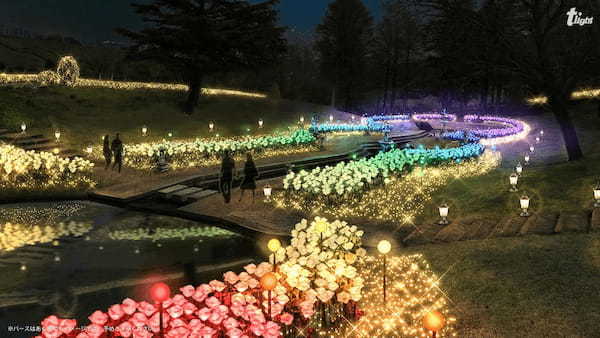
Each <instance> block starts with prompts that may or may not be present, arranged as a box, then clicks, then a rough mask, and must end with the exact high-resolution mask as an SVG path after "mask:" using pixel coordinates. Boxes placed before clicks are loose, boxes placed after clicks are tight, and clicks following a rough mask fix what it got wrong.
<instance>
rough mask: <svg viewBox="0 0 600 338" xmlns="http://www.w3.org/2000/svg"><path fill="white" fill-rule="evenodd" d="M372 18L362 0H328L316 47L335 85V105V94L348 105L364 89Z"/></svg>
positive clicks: (333, 101) (333, 97) (318, 30)
mask: <svg viewBox="0 0 600 338" xmlns="http://www.w3.org/2000/svg"><path fill="white" fill-rule="evenodd" d="M372 31H373V19H372V17H371V15H370V14H369V11H368V9H367V8H366V7H365V5H364V4H363V3H362V1H360V0H335V1H334V2H332V3H330V4H329V7H328V8H327V13H326V14H325V17H324V18H323V22H322V23H321V24H319V26H318V27H317V42H316V48H317V50H318V52H319V54H320V58H321V72H322V74H323V76H324V77H325V78H326V79H327V80H328V81H329V83H330V84H331V86H332V105H335V104H336V99H335V97H336V95H338V96H339V97H340V98H341V101H342V104H341V106H342V107H343V108H344V109H348V108H350V107H351V105H352V104H353V103H354V102H355V101H356V100H357V98H358V95H359V94H358V93H359V92H360V90H361V89H362V88H361V86H362V85H363V82H364V75H365V69H366V64H367V56H368V50H369V48H368V47H369V43H370V41H371V39H372V35H373V32H372Z"/></svg>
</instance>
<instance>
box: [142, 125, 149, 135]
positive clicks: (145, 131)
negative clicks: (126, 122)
mask: <svg viewBox="0 0 600 338" xmlns="http://www.w3.org/2000/svg"><path fill="white" fill-rule="evenodd" d="M142 136H148V127H146V126H143V127H142Z"/></svg>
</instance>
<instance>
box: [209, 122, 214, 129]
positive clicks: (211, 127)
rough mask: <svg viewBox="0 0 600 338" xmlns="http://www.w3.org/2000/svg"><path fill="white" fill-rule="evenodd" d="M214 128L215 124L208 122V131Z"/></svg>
mask: <svg viewBox="0 0 600 338" xmlns="http://www.w3.org/2000/svg"><path fill="white" fill-rule="evenodd" d="M214 127H215V124H214V123H213V122H210V123H209V124H208V129H210V130H213V128H214Z"/></svg>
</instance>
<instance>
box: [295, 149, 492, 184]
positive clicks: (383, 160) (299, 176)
mask: <svg viewBox="0 0 600 338" xmlns="http://www.w3.org/2000/svg"><path fill="white" fill-rule="evenodd" d="M483 150H484V147H483V146H482V145H481V144H478V143H469V144H466V145H463V146H461V147H458V148H449V149H441V148H439V147H436V148H434V149H425V148H418V149H402V150H400V149H394V150H391V151H388V152H382V153H379V154H377V155H376V156H374V157H372V158H369V159H360V160H355V161H349V162H340V163H338V164H337V165H335V166H333V167H329V166H326V167H317V168H315V169H313V170H311V171H305V170H301V171H300V172H298V173H294V172H292V173H289V174H288V175H287V176H286V177H285V178H284V179H283V187H284V189H285V190H287V191H289V192H292V191H293V192H302V193H306V194H310V195H312V196H318V195H325V196H328V195H332V194H335V195H340V196H341V195H345V194H354V193H358V192H362V191H363V190H365V189H366V188H369V187H370V186H372V185H374V184H375V183H383V184H385V183H388V182H389V178H388V176H389V175H390V174H391V173H397V172H401V171H402V170H403V169H404V168H405V167H407V166H412V165H413V164H415V163H418V164H421V165H431V164H439V163H442V162H446V161H452V160H455V161H456V160H462V159H467V158H471V157H476V156H479V155H480V154H481V153H482V152H483Z"/></svg>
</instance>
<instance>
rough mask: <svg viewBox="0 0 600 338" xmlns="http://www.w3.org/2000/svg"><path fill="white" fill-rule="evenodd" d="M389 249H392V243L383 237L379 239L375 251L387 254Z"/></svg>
mask: <svg viewBox="0 0 600 338" xmlns="http://www.w3.org/2000/svg"><path fill="white" fill-rule="evenodd" d="M390 250H392V243H390V242H389V241H387V240H385V239H384V240H382V241H379V243H378V244H377V251H379V253H381V254H382V255H386V254H388V253H389V252H390Z"/></svg>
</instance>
